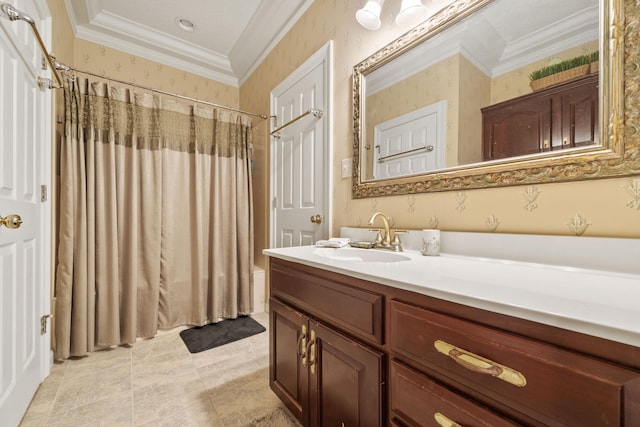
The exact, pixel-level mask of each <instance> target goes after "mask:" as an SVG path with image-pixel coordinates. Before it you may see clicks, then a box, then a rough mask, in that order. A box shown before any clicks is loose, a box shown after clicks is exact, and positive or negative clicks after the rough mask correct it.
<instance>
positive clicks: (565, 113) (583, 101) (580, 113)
mask: <svg viewBox="0 0 640 427" xmlns="http://www.w3.org/2000/svg"><path fill="white" fill-rule="evenodd" d="M560 105H561V108H562V119H561V120H562V125H561V126H562V140H561V141H557V142H554V149H558V148H573V147H580V146H582V145H589V144H597V143H598V140H599V138H598V136H599V135H598V86H597V84H590V85H582V86H578V87H576V88H574V89H573V90H571V91H570V92H567V93H565V94H561V95H560ZM560 145H561V146H560Z"/></svg>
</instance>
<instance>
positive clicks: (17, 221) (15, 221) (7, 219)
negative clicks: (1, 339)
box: [0, 214, 22, 229]
mask: <svg viewBox="0 0 640 427" xmlns="http://www.w3.org/2000/svg"><path fill="white" fill-rule="evenodd" d="M21 224H22V218H20V215H16V214H11V215H7V216H4V217H3V216H0V226H3V225H4V226H5V227H7V228H11V229H14V228H20V225H21Z"/></svg>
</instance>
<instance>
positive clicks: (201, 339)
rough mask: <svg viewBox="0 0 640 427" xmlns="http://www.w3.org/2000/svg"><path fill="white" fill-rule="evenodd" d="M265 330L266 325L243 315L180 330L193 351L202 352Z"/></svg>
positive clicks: (181, 335)
mask: <svg viewBox="0 0 640 427" xmlns="http://www.w3.org/2000/svg"><path fill="white" fill-rule="evenodd" d="M264 331H266V329H265V327H264V326H262V325H261V324H259V323H258V322H256V321H255V320H253V319H252V318H251V317H247V316H243V317H238V318H237V319H227V320H222V321H220V322H218V323H211V324H209V325H204V326H198V327H195V328H191V329H185V330H184V331H181V332H180V337H181V338H182V341H184V343H185V344H186V345H187V348H188V349H189V351H190V352H191V353H200V352H201V351H205V350H209V349H212V348H214V347H218V346H221V345H224V344H229V343H230V342H234V341H238V340H241V339H242V338H247V337H250V336H251V335H256V334H259V333H260V332H264Z"/></svg>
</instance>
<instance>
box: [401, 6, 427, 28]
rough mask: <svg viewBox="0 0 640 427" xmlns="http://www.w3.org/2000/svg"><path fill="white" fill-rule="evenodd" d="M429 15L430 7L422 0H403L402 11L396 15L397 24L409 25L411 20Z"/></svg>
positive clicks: (422, 18) (421, 18)
mask: <svg viewBox="0 0 640 427" xmlns="http://www.w3.org/2000/svg"><path fill="white" fill-rule="evenodd" d="M428 15H429V12H428V9H427V8H426V7H425V6H424V5H423V4H422V1H421V0H402V5H401V6H400V12H398V15H397V16H396V24H398V25H407V24H409V23H411V22H415V21H418V20H420V21H422V20H424V19H426V18H427V16H428Z"/></svg>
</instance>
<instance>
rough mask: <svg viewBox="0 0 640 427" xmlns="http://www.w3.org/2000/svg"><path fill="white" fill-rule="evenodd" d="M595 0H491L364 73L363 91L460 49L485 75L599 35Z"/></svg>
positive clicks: (389, 82) (398, 78) (390, 82)
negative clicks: (470, 13)
mask: <svg viewBox="0 0 640 427" xmlns="http://www.w3.org/2000/svg"><path fill="white" fill-rule="evenodd" d="M599 9H600V6H599V0H563V1H561V2H558V1H557V0H536V1H535V2H534V3H532V2H531V0H503V1H495V2H493V3H491V4H489V5H488V6H486V7H484V8H483V9H481V10H480V11H478V12H476V13H474V14H473V15H471V16H469V17H467V18H466V19H464V20H462V21H461V22H460V23H459V24H457V25H455V26H453V27H451V28H449V29H448V30H447V31H443V32H441V33H439V34H437V35H436V36H434V37H432V38H431V39H429V40H428V41H427V42H425V43H421V44H420V45H418V46H417V47H415V48H413V49H411V50H409V51H408V52H407V53H406V54H404V55H402V56H401V57H400V59H396V60H394V61H392V62H390V63H388V64H386V65H385V66H383V67H380V68H378V69H376V70H375V71H374V72H372V73H371V74H370V75H368V76H367V94H368V95H371V94H373V93H375V92H377V91H379V90H382V89H384V88H387V87H389V86H391V85H393V84H395V83H397V82H398V81H401V80H403V79H405V78H407V77H408V76H411V75H413V74H415V73H417V72H419V71H421V70H424V69H426V68H428V67H429V66H431V65H433V64H435V63H437V62H439V61H442V60H444V59H445V58H449V57H450V56H452V55H454V54H456V53H459V54H461V55H463V56H464V57H465V58H467V59H468V60H469V61H471V62H472V63H473V64H474V65H475V66H476V67H477V68H478V69H479V70H481V71H482V72H484V73H485V74H486V75H487V76H489V77H496V76H499V75H501V74H504V73H506V72H509V71H512V70H516V69H518V68H521V67H523V66H525V65H527V64H530V63H532V62H535V61H538V60H542V59H545V58H549V57H552V56H553V55H554V54H557V53H560V52H563V51H565V50H568V49H571V48H574V47H576V46H580V45H582V44H584V43H587V42H590V41H594V40H598V38H599V33H600V31H599V27H600V25H599V12H600V10H599Z"/></svg>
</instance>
